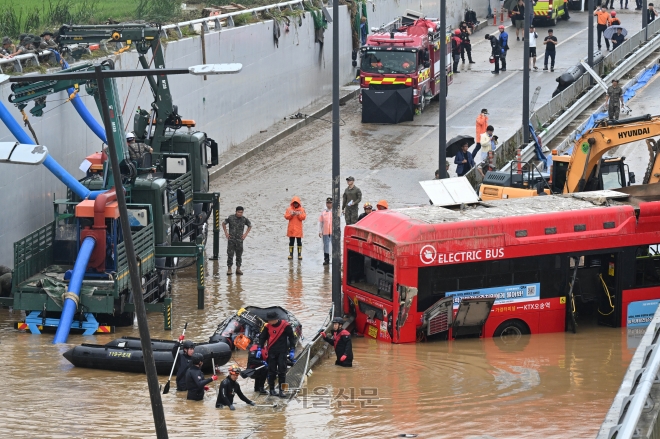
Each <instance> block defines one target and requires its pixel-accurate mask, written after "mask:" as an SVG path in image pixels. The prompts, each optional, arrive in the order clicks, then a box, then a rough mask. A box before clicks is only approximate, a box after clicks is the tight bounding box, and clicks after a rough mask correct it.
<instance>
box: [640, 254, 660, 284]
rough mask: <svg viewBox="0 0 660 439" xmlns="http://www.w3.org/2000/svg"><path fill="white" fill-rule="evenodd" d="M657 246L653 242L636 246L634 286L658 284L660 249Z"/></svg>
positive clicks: (659, 282)
mask: <svg viewBox="0 0 660 439" xmlns="http://www.w3.org/2000/svg"><path fill="white" fill-rule="evenodd" d="M658 247H659V246H658V245H657V244H654V245H645V246H643V247H638V248H637V253H636V255H635V256H636V257H635V286H637V287H650V286H654V285H660V252H659V250H660V249H659V248H658Z"/></svg>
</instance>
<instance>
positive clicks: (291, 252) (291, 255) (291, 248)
mask: <svg viewBox="0 0 660 439" xmlns="http://www.w3.org/2000/svg"><path fill="white" fill-rule="evenodd" d="M289 259H293V246H292V245H290V246H289Z"/></svg>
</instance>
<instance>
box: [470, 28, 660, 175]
mask: <svg viewBox="0 0 660 439" xmlns="http://www.w3.org/2000/svg"><path fill="white" fill-rule="evenodd" d="M658 31H660V20H654V21H652V22H651V23H649V25H648V28H647V29H642V30H640V31H639V32H637V33H635V34H633V35H630V34H628V35H629V37H628V40H627V41H624V44H622V45H621V47H617V48H616V49H615V50H613V51H612V52H610V53H609V54H608V55H607V56H605V58H604V59H603V61H602V62H601V63H600V64H599V67H598V69H596V71H597V72H598V73H599V74H601V75H602V74H603V73H604V72H610V73H609V74H608V76H607V78H610V77H611V78H614V77H615V76H617V75H618V76H621V75H623V74H625V73H627V72H629V71H630V70H631V69H632V68H633V67H634V66H635V65H636V64H638V63H639V62H641V61H642V60H643V59H644V58H646V57H648V56H649V55H650V54H651V52H653V51H654V50H656V49H657V48H658V47H660V37H655V38H653V39H651V41H649V39H650V38H651V37H652V36H653V35H655V34H656V33H657V32H658ZM645 43H646V44H645ZM640 47H641V48H642V49H644V50H638V49H640ZM633 53H635V55H633V56H630V55H631V54H633ZM626 58H629V59H626ZM624 59H625V61H623V62H622V63H621V64H620V65H619V67H617V68H614V66H615V65H616V64H617V63H619V62H620V61H622V60H624ZM606 82H607V81H606ZM590 87H591V77H590V76H589V74H588V73H585V74H584V75H582V76H581V77H580V78H579V79H578V80H577V81H575V82H574V83H573V84H571V85H570V86H569V87H567V88H566V89H564V90H563V91H562V92H561V93H559V94H557V95H556V96H555V97H553V98H552V99H550V100H549V101H548V102H546V103H545V104H544V105H542V106H541V107H539V109H537V110H536V111H535V112H534V113H533V114H532V115H531V116H530V123H532V125H533V126H534V127H535V130H536V132H537V136H539V137H540V138H541V140H542V142H543V144H544V145H547V144H548V143H549V142H550V141H552V140H554V138H555V137H557V136H558V135H559V134H560V133H561V131H562V130H563V129H565V128H566V127H567V126H568V124H569V123H570V122H572V121H573V120H574V119H575V118H576V117H577V116H578V115H579V114H580V113H581V112H582V111H584V110H585V109H586V108H587V107H588V106H589V105H591V104H592V103H593V102H594V101H595V100H596V99H598V98H599V97H600V96H601V95H602V93H603V91H602V89H601V88H600V87H595V88H591V89H590ZM587 90H589V91H588V92H587V95H584V96H583V94H584V92H585V91H587ZM550 122H551V123H550ZM548 123H550V124H549V125H548ZM539 127H543V128H541V129H539ZM574 140H575V139H574V135H573V136H571V138H569V139H567V140H565V142H572V141H574ZM475 141H478V139H475ZM520 147H523V151H522V161H525V162H526V161H530V160H532V159H533V158H534V156H535V149H534V144H533V143H530V144H527V145H525V144H524V140H523V129H522V128H520V129H518V130H517V131H516V132H515V133H514V134H513V135H512V136H511V137H509V138H508V139H506V140H504V141H503V142H502V143H501V144H500V146H499V147H498V148H497V149H496V150H495V166H496V167H497V168H498V169H502V170H506V169H507V168H508V164H509V162H510V161H511V160H513V159H514V158H515V156H516V150H517V149H518V148H520ZM466 176H467V177H468V179H469V180H470V182H471V183H472V185H473V187H475V188H476V187H477V185H479V184H480V183H481V175H480V174H479V173H478V172H476V169H475V168H473V169H471V170H470V171H469V172H468V173H467V174H466Z"/></svg>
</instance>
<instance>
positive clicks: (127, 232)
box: [9, 64, 242, 439]
mask: <svg viewBox="0 0 660 439" xmlns="http://www.w3.org/2000/svg"><path fill="white" fill-rule="evenodd" d="M241 69H242V65H241V64H211V65H201V66H193V67H190V68H187V69H160V70H158V73H157V74H158V75H177V74H192V75H196V76H199V75H220V74H229V73H238V72H239V71H240V70H241ZM153 74H154V71H153V70H151V69H143V70H103V67H102V66H101V65H100V64H96V65H95V66H94V71H85V72H66V73H60V74H57V76H56V77H57V79H58V80H59V79H80V80H81V81H82V80H93V81H96V83H97V85H98V91H99V98H100V100H101V108H102V109H103V125H104V128H105V132H106V138H107V139H108V152H109V154H108V155H109V158H110V166H111V167H112V172H113V174H114V175H121V172H120V169H119V159H118V157H117V154H116V145H115V142H114V136H113V135H112V121H111V116H110V108H109V106H108V96H107V94H106V84H105V81H108V80H109V79H111V78H120V77H132V76H149V75H153ZM44 80H49V81H50V80H53V75H33V76H22V77H15V78H10V79H9V81H10V82H39V81H44ZM120 182H121V180H120ZM120 189H121V188H120ZM116 193H117V205H118V208H119V221H120V224H121V228H122V234H123V236H124V247H125V250H126V259H127V262H128V271H129V274H130V277H131V291H132V292H133V297H134V300H133V302H134V305H135V314H136V317H137V322H138V329H139V331H140V344H141V347H142V356H143V360H144V369H145V372H146V375H147V383H148V386H149V397H150V398H151V410H152V413H153V417H154V426H155V429H156V437H158V439H166V438H167V437H168V434H167V424H166V422H165V411H164V410H163V401H162V399H161V396H160V386H159V384H158V374H157V372H156V363H155V362H154V353H153V349H152V346H151V336H150V335H149V325H148V322H147V313H146V309H145V307H144V302H143V301H142V284H141V277H140V271H139V268H138V265H137V258H136V257H135V248H134V245H133V236H132V235H131V226H130V223H129V219H128V209H127V207H126V197H125V195H124V191H123V190H117V191H116Z"/></svg>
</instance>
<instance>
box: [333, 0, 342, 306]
mask: <svg viewBox="0 0 660 439" xmlns="http://www.w3.org/2000/svg"><path fill="white" fill-rule="evenodd" d="M339 179H340V164H339V0H332V304H333V305H334V308H335V315H334V317H337V316H341V315H342V314H343V306H342V303H341V259H342V258H341V218H340V216H339V213H340V209H339V207H340V206H339V203H340V198H339Z"/></svg>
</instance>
